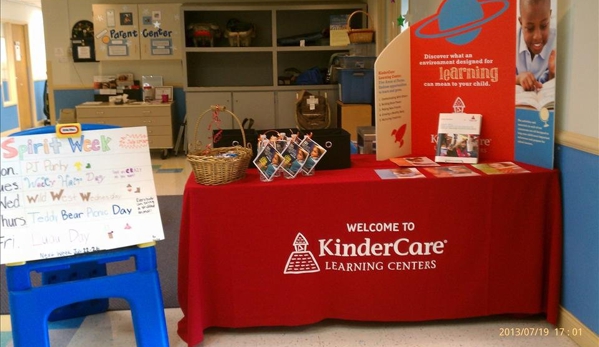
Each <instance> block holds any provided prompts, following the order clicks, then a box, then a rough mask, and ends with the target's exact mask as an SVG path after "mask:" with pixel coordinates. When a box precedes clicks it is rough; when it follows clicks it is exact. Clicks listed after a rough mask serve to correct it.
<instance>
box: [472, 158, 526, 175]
mask: <svg viewBox="0 0 599 347" xmlns="http://www.w3.org/2000/svg"><path fill="white" fill-rule="evenodd" d="M472 166H474V167H475V168H477V169H479V170H480V171H482V172H484V173H486V174H487V175H501V174H512V173H526V172H530V171H528V170H526V169H525V168H523V167H521V166H518V165H517V164H514V163H512V162H511V161H502V162H497V163H486V164H473V165H472Z"/></svg>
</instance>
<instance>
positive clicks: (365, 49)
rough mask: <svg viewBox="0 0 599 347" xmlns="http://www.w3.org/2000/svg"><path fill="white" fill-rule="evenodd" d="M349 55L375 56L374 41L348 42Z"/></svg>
mask: <svg viewBox="0 0 599 347" xmlns="http://www.w3.org/2000/svg"><path fill="white" fill-rule="evenodd" d="M349 55H361V56H365V57H374V56H376V43H350V44H349Z"/></svg>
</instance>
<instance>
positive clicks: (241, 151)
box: [187, 106, 252, 186]
mask: <svg viewBox="0 0 599 347" xmlns="http://www.w3.org/2000/svg"><path fill="white" fill-rule="evenodd" d="M215 111H217V112H220V111H224V112H227V113H228V114H230V115H231V116H232V117H233V119H235V121H236V122H237V124H238V125H239V129H241V130H240V131H241V134H242V136H243V147H241V146H232V147H219V148H209V149H205V148H202V143H201V141H198V140H197V138H196V139H195V141H194V143H190V144H189V145H188V147H189V149H188V152H187V161H188V162H189V164H190V165H191V168H192V171H193V174H194V176H195V181H196V183H199V184H203V185H208V186H212V185H219V184H226V183H230V182H233V181H237V180H240V179H242V178H244V177H245V173H246V170H247V168H248V165H249V163H250V160H251V159H252V149H251V148H247V147H246V144H247V142H246V139H245V133H244V131H243V126H242V125H241V122H240V121H239V118H237V116H236V115H235V114H234V113H233V112H231V111H229V110H227V109H226V108H225V107H223V106H211V107H210V108H209V109H208V110H206V111H205V112H204V113H202V114H201V115H200V117H199V118H198V120H197V122H196V124H195V130H194V134H195V135H196V137H197V134H198V128H199V125H200V121H201V120H202V118H203V117H204V115H205V114H207V113H212V112H215ZM225 153H232V154H234V156H222V154H225Z"/></svg>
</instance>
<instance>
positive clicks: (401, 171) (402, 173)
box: [374, 167, 426, 180]
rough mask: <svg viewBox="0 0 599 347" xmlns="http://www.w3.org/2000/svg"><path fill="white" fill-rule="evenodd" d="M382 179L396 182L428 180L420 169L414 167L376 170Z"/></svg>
mask: <svg viewBox="0 0 599 347" xmlns="http://www.w3.org/2000/svg"><path fill="white" fill-rule="evenodd" d="M374 171H375V172H376V174H377V175H379V177H380V178H381V179H384V180H395V179H402V178H426V176H424V175H423V174H422V173H421V172H420V171H418V169H416V168H413V167H401V168H397V169H375V170H374Z"/></svg>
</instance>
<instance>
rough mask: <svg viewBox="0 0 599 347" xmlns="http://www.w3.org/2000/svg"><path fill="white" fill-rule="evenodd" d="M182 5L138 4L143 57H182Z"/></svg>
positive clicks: (148, 58)
mask: <svg viewBox="0 0 599 347" xmlns="http://www.w3.org/2000/svg"><path fill="white" fill-rule="evenodd" d="M180 7H181V6H180V5H179V4H141V5H138V11H139V19H138V23H139V27H140V39H139V43H140V48H141V59H147V60H156V59H172V60H174V59H181V56H182V54H181V52H182V51H183V39H182V37H183V36H182V33H181V28H182V25H181V20H180V19H179V18H180V13H179V11H180Z"/></svg>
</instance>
